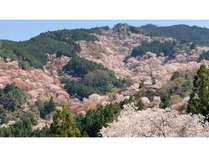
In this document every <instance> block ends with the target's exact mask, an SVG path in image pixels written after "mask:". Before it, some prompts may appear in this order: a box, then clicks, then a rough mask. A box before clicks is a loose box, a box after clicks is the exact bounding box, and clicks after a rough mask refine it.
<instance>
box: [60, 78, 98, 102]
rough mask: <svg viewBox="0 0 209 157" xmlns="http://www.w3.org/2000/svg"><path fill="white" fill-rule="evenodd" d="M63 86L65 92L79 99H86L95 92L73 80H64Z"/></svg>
mask: <svg viewBox="0 0 209 157" xmlns="http://www.w3.org/2000/svg"><path fill="white" fill-rule="evenodd" d="M64 84H65V86H64V88H65V89H66V90H67V92H68V93H69V94H71V95H73V96H75V97H77V98H79V99H82V98H84V97H88V96H89V95H91V94H92V93H94V91H95V90H94V89H93V88H91V87H89V86H87V85H85V84H83V83H79V82H76V81H73V80H65V81H64Z"/></svg>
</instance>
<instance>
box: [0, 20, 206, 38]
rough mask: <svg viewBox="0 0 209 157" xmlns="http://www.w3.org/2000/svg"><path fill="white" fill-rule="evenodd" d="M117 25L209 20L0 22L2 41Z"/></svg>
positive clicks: (195, 22)
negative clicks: (63, 30) (67, 30)
mask: <svg viewBox="0 0 209 157" xmlns="http://www.w3.org/2000/svg"><path fill="white" fill-rule="evenodd" d="M117 23H128V24H130V25H134V26H141V25H145V24H155V25H159V26H169V25H175V24H187V25H190V26H193V25H196V26H201V27H208V28H209V20H0V39H8V40H15V41H21V40H27V39H30V38H31V37H33V36H36V35H38V34H40V33H41V32H46V31H51V30H58V29H64V28H65V29H73V28H91V27H99V26H107V25H108V26H110V27H112V26H114V25H115V24H117Z"/></svg>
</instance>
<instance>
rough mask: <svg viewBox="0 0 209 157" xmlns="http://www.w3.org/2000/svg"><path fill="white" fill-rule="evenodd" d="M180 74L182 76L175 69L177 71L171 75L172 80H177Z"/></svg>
mask: <svg viewBox="0 0 209 157" xmlns="http://www.w3.org/2000/svg"><path fill="white" fill-rule="evenodd" d="M179 76H180V73H179V72H178V71H175V72H174V73H173V75H172V76H171V80H175V79H177V78H178V77H179Z"/></svg>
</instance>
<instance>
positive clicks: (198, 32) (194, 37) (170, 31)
mask: <svg viewBox="0 0 209 157" xmlns="http://www.w3.org/2000/svg"><path fill="white" fill-rule="evenodd" d="M140 30H141V32H143V33H144V34H147V35H150V36H165V37H172V38H174V39H177V40H179V41H185V42H192V43H194V44H198V45H205V46H208V45H209V39H208V36H209V29H208V28H202V27H197V26H192V27H190V26H187V25H174V26H166V27H158V26H155V25H145V26H142V27H140Z"/></svg>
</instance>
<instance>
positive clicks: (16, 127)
mask: <svg viewBox="0 0 209 157" xmlns="http://www.w3.org/2000/svg"><path fill="white" fill-rule="evenodd" d="M33 123H34V117H31V116H29V115H25V116H24V117H22V118H21V119H20V120H18V121H17V122H16V123H15V124H12V125H11V126H9V127H3V128H0V137H31V136H32V134H33V129H32V126H33Z"/></svg>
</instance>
